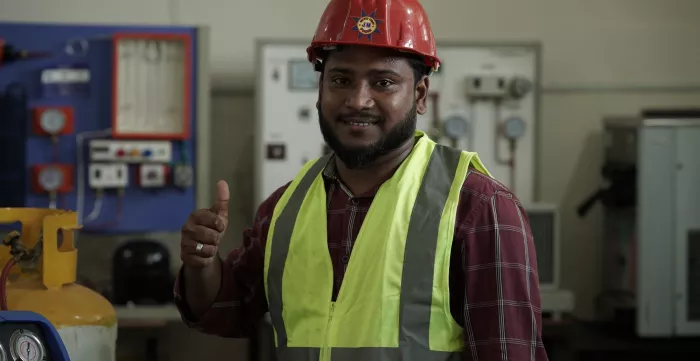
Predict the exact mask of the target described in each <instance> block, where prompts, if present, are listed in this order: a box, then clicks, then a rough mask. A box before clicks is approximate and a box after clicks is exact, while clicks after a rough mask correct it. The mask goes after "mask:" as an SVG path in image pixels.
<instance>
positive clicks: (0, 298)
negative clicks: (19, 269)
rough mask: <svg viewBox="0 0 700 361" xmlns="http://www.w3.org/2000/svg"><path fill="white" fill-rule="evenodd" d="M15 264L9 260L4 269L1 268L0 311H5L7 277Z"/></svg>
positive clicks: (12, 260) (15, 262)
mask: <svg viewBox="0 0 700 361" xmlns="http://www.w3.org/2000/svg"><path fill="white" fill-rule="evenodd" d="M15 264H17V261H15V259H14V258H10V259H9V260H8V261H7V263H5V267H3V268H2V273H0V310H3V311H7V276H9V275H10V270H11V269H12V267H13V266H14V265H15Z"/></svg>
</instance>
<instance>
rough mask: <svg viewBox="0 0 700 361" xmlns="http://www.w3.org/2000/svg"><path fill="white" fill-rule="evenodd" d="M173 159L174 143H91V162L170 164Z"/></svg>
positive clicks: (96, 141) (108, 140)
mask: <svg viewBox="0 0 700 361" xmlns="http://www.w3.org/2000/svg"><path fill="white" fill-rule="evenodd" d="M172 157H173V148H172V143H170V142H168V141H157V140H155V141H153V140H152V141H146V140H144V141H138V140H129V141H121V140H110V139H95V140H92V141H90V160H92V161H93V162H123V163H142V162H148V163H170V161H171V160H172Z"/></svg>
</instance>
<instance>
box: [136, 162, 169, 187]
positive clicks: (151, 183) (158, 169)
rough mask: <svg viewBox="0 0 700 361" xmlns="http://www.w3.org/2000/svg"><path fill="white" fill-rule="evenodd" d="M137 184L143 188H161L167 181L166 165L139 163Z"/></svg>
mask: <svg viewBox="0 0 700 361" xmlns="http://www.w3.org/2000/svg"><path fill="white" fill-rule="evenodd" d="M138 179H139V185H140V186H141V187H143V188H162V187H165V185H166V184H167V182H168V166H167V165H165V164H141V165H140V166H139V178H138Z"/></svg>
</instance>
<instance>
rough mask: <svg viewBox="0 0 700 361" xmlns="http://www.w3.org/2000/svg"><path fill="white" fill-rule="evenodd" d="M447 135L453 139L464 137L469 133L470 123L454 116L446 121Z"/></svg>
mask: <svg viewBox="0 0 700 361" xmlns="http://www.w3.org/2000/svg"><path fill="white" fill-rule="evenodd" d="M444 127H445V129H444V131H445V135H446V136H447V137H449V138H452V139H459V138H461V137H464V136H466V135H467V133H468V132H469V121H468V120H467V119H466V118H464V117H461V116H458V115H454V116H451V117H449V118H447V119H445V124H444Z"/></svg>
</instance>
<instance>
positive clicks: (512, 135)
mask: <svg viewBox="0 0 700 361" xmlns="http://www.w3.org/2000/svg"><path fill="white" fill-rule="evenodd" d="M525 128H526V125H525V120H523V118H521V117H510V118H508V119H506V121H505V123H504V124H503V135H504V136H505V137H506V138H508V139H510V140H515V139H518V138H520V137H522V136H523V135H524V134H525Z"/></svg>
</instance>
